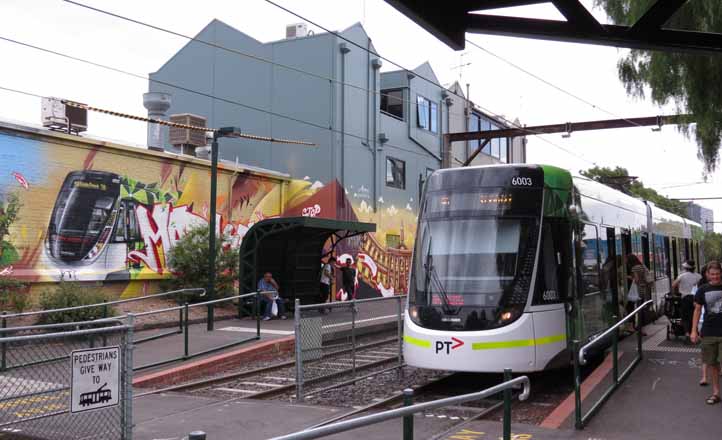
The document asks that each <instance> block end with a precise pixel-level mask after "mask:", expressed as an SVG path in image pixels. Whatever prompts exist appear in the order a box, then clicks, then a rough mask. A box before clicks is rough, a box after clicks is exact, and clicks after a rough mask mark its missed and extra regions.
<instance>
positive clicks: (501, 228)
mask: <svg viewBox="0 0 722 440" xmlns="http://www.w3.org/2000/svg"><path fill="white" fill-rule="evenodd" d="M534 223H535V222H534V221H533V220H528V219H500V218H466V219H447V220H432V221H428V222H426V223H424V224H422V230H421V231H420V234H419V237H421V241H420V243H419V245H420V246H419V248H418V250H419V252H418V253H417V258H416V261H415V266H416V269H418V271H417V276H416V277H415V284H416V286H415V287H416V292H417V295H416V299H417V300H418V299H419V295H418V293H422V297H423V301H422V303H425V304H427V305H428V304H431V305H442V304H443V300H444V298H442V296H443V295H444V294H446V300H447V302H448V304H449V305H452V306H480V307H498V306H499V305H500V303H501V299H502V294H503V292H504V290H505V288H507V287H508V286H509V285H511V283H512V282H513V281H514V277H515V275H516V273H517V270H518V266H519V254H520V251H521V252H523V249H520V247H525V246H526V243H525V242H523V241H522V237H524V239H526V237H528V236H529V228H531V227H532V226H533V224H534ZM426 272H429V273H428V274H427V273H426ZM419 275H421V276H419ZM427 278H430V279H427Z"/></svg>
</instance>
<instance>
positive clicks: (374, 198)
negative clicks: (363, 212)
mask: <svg viewBox="0 0 722 440" xmlns="http://www.w3.org/2000/svg"><path fill="white" fill-rule="evenodd" d="M370 48H371V40H370V39H369V49H370ZM382 65H383V62H382V61H381V59H379V58H374V59H373V60H372V61H371V66H372V67H373V75H374V88H373V92H374V100H373V101H374V111H373V115H374V133H373V134H374V135H373V138H374V140H373V151H372V153H373V154H372V156H373V165H374V174H373V179H374V186H373V194H372V197H371V200H372V204H371V206H373V210H374V212H376V211H378V203H379V201H378V198H379V189H378V187H379V171H378V167H379V164H378V141H379V134H378V129H379V127H378V112H377V110H378V108H379V102H378V101H377V98H376V97H377V96H380V93H381V91H380V90H379V84H378V82H379V81H378V76H379V70H380V69H381V66H382Z"/></svg>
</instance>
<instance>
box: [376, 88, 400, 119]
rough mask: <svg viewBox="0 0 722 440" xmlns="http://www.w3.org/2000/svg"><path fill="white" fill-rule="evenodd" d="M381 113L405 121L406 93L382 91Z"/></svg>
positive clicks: (397, 90)
mask: <svg viewBox="0 0 722 440" xmlns="http://www.w3.org/2000/svg"><path fill="white" fill-rule="evenodd" d="M381 111H382V112H384V113H386V114H387V115H389V116H393V117H395V118H398V119H401V120H403V119H404V91H403V90H402V89H396V90H382V91H381Z"/></svg>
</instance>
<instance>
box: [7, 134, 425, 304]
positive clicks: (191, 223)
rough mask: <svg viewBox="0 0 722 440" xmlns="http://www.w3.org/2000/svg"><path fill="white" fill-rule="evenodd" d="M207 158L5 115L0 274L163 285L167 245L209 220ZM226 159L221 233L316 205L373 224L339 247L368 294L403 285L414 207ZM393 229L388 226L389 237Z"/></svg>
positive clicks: (322, 213) (314, 211)
mask: <svg viewBox="0 0 722 440" xmlns="http://www.w3.org/2000/svg"><path fill="white" fill-rule="evenodd" d="M209 177H210V164H209V162H208V161H204V160H201V159H197V158H195V157H189V156H179V155H175V154H170V153H164V152H157V151H151V150H146V149H143V148H137V147H130V146H124V145H119V144H114V143H109V142H104V141H97V140H93V139H88V138H83V137H78V136H71V135H67V134H64V133H57V132H51V131H47V130H43V129H38V128H32V127H26V126H20V125H14V124H10V123H5V122H0V219H4V220H7V221H6V222H0V225H3V224H6V225H7V226H6V227H5V226H3V227H2V228H0V276H6V277H12V278H15V279H19V280H23V281H27V282H30V283H31V284H32V286H33V288H37V286H41V285H42V283H44V282H56V281H58V280H60V279H72V280H78V281H97V282H103V283H104V286H107V287H108V288H111V289H113V290H116V291H118V293H119V294H120V295H121V296H133V295H138V294H144V293H148V292H150V291H153V290H157V289H158V286H157V284H155V283H156V282H157V281H159V280H162V279H164V278H167V277H170V276H172V273H171V272H170V270H169V268H168V266H167V264H166V255H167V254H168V252H169V251H170V250H171V249H172V248H173V246H174V245H175V243H177V242H178V240H180V239H181V238H182V237H183V235H184V234H185V233H186V232H187V231H188V230H190V229H191V228H193V227H199V226H207V225H208V212H209V194H210V188H209ZM349 189H350V191H349V190H347V189H345V188H343V187H341V185H340V184H339V183H338V182H337V181H336V180H333V181H330V182H319V181H314V180H313V179H311V178H310V177H309V178H305V179H291V178H290V177H289V176H288V175H286V174H282V173H277V172H274V171H270V170H263V169H259V168H255V167H245V166H243V165H235V164H229V163H222V164H221V165H220V166H219V175H218V198H217V200H216V202H217V206H218V214H217V215H218V217H217V225H218V226H217V228H218V229H217V232H218V233H220V234H221V236H222V240H223V245H224V246H231V247H237V246H239V245H240V243H241V240H242V239H243V236H244V235H245V233H246V231H248V229H249V228H250V227H251V226H252V225H253V224H255V223H256V222H258V221H261V220H264V219H267V218H274V217H279V216H318V217H324V218H332V219H339V220H349V221H362V222H372V223H376V224H377V232H376V233H375V234H371V235H368V236H366V237H363V239H360V240H353V241H352V240H349V242H348V243H342V244H341V245H340V247H339V249H337V252H338V253H339V255H342V254H343V255H349V256H350V257H352V258H353V260H354V262H355V263H356V266H357V269H358V271H359V272H360V273H361V274H362V276H361V277H359V290H358V294H359V295H360V296H361V297H370V296H381V295H384V296H389V295H394V294H398V293H402V292H405V291H406V285H407V282H408V280H407V274H408V270H409V267H410V262H411V249H412V248H413V238H414V236H415V232H416V231H415V226H416V211H415V210H414V209H412V208H411V207H410V206H409V205H407V206H406V208H402V207H399V208H396V207H395V206H394V205H393V204H389V205H388V206H382V207H381V208H379V209H377V210H375V211H374V210H373V209H371V208H370V206H369V203H370V199H369V198H368V194H367V193H368V190H365V188H364V187H363V186H361V187H360V188H356V189H353V188H349ZM388 237H393V238H394V239H393V240H392V241H389V239H388Z"/></svg>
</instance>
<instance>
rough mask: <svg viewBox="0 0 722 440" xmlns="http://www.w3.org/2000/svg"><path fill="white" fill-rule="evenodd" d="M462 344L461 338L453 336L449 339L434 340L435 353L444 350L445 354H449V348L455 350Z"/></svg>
mask: <svg viewBox="0 0 722 440" xmlns="http://www.w3.org/2000/svg"><path fill="white" fill-rule="evenodd" d="M452 344H454V345H452ZM462 345H464V341H462V340H461V339H457V338H454V337H452V338H451V341H436V344H435V349H436V354H439V352H444V351H445V353H446V354H449V353H451V350H456V349H457V348H459V347H461V346H462Z"/></svg>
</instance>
